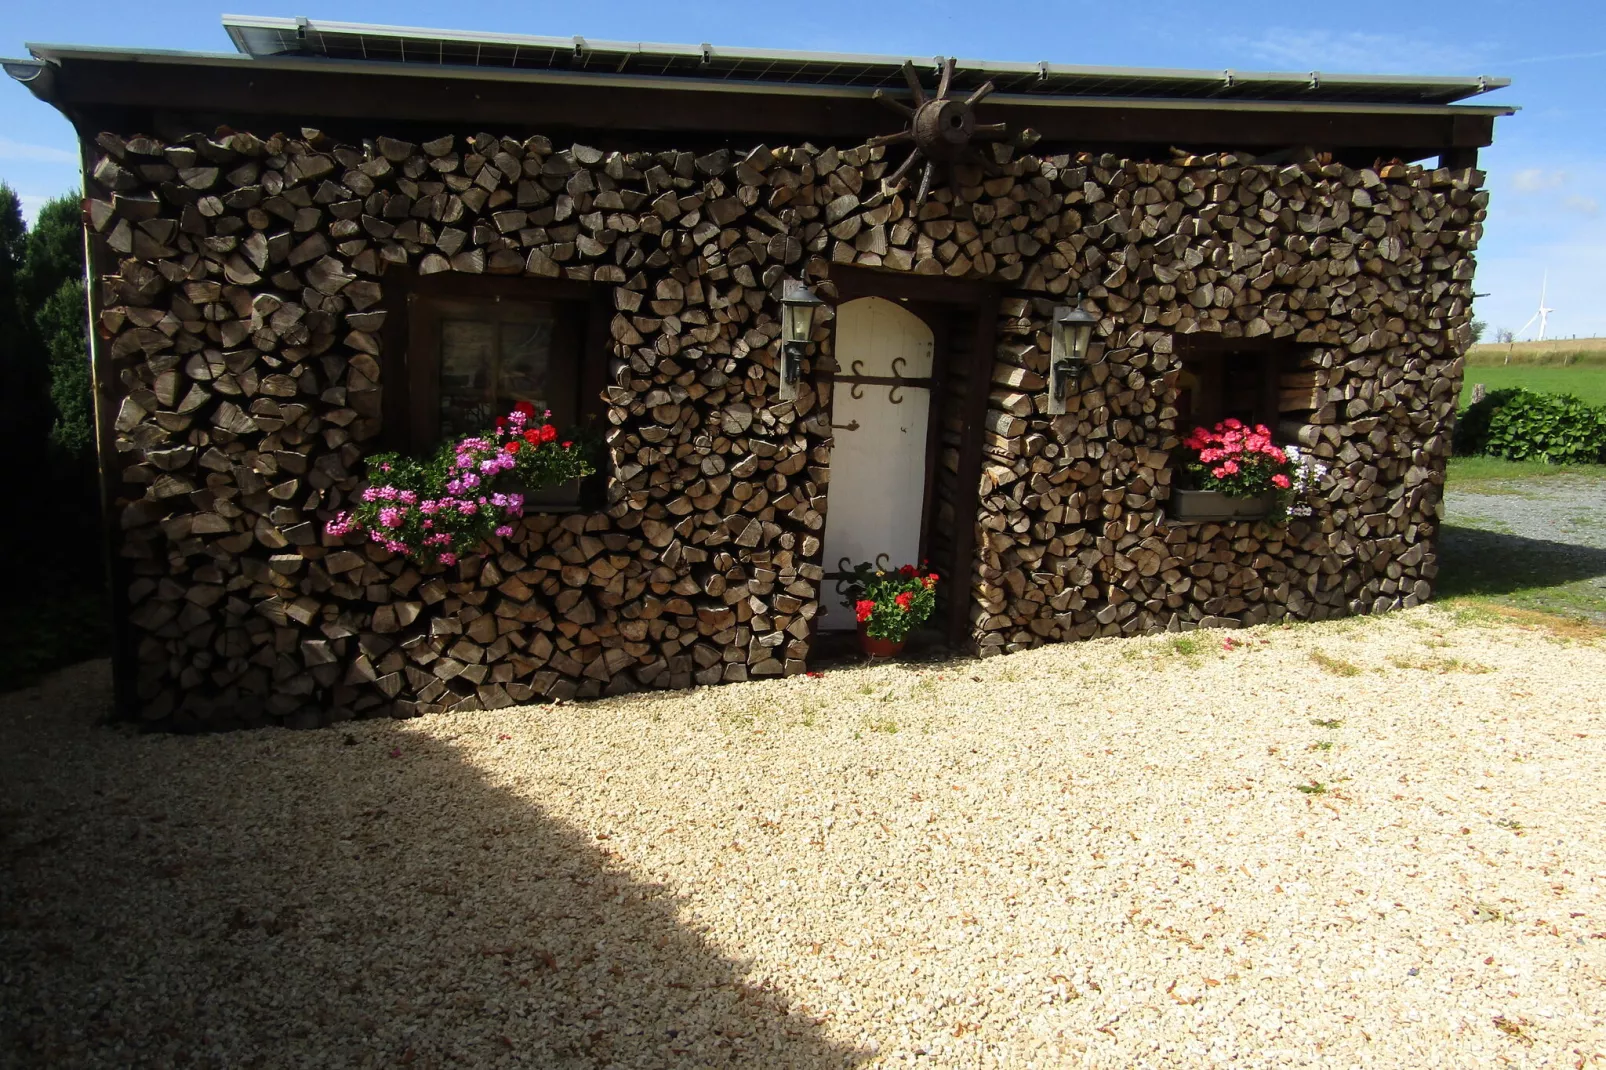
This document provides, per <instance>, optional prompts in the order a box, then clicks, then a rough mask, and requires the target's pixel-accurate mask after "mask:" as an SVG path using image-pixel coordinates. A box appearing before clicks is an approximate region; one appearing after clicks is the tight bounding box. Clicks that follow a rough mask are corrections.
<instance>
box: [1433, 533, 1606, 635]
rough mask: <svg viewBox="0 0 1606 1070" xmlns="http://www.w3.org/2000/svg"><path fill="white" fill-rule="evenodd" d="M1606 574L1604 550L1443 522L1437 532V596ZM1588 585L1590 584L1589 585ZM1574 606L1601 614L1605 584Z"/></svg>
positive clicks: (1492, 592)
mask: <svg viewBox="0 0 1606 1070" xmlns="http://www.w3.org/2000/svg"><path fill="white" fill-rule="evenodd" d="M1603 578H1606V550H1601V549H1596V548H1594V547H1590V546H1578V545H1576V544H1572V543H1564V542H1550V541H1548V540H1545V539H1529V538H1524V537H1522V536H1520V535H1507V534H1503V533H1501V532H1496V531H1484V530H1481V529H1479V528H1470V527H1462V526H1458V525H1454V524H1446V525H1445V526H1444V527H1443V528H1442V529H1441V531H1440V537H1439V575H1438V579H1437V580H1436V581H1435V585H1436V588H1437V591H1436V593H1437V594H1438V596H1439V597H1441V598H1456V597H1462V596H1468V595H1472V596H1477V595H1483V596H1501V595H1512V594H1519V593H1524V592H1532V591H1536V590H1539V589H1543V588H1556V587H1563V586H1565V585H1567V584H1574V583H1579V582H1580V581H1590V580H1598V579H1603ZM1591 586H1592V585H1591ZM1580 598H1582V599H1583V603H1582V604H1580V605H1579V606H1578V607H1577V608H1578V609H1580V610H1582V611H1585V612H1592V613H1595V614H1602V613H1606V585H1603V586H1601V587H1599V589H1598V592H1597V593H1595V594H1594V598H1593V605H1591V604H1589V602H1590V599H1589V596H1588V594H1587V593H1585V594H1583V595H1581V596H1580Z"/></svg>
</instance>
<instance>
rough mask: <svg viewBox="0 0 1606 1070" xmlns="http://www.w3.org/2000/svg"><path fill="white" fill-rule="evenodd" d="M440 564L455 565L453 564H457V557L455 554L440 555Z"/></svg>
mask: <svg viewBox="0 0 1606 1070" xmlns="http://www.w3.org/2000/svg"><path fill="white" fill-rule="evenodd" d="M440 562H441V564H443V565H455V564H457V555H456V554H441V556H440Z"/></svg>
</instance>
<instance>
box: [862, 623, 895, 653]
mask: <svg viewBox="0 0 1606 1070" xmlns="http://www.w3.org/2000/svg"><path fill="white" fill-rule="evenodd" d="M865 627H866V626H865V623H864V622H863V621H860V622H859V647H860V649H862V650H863V651H864V652H865V653H866V654H868V655H869V656H870V657H872V658H895V657H897V656H898V655H899V654H900V653H902V651H903V644H904V642H905V640H903V639H876V638H874V637H872V636H871V635H870V634H869V633H868V632H867V631H865Z"/></svg>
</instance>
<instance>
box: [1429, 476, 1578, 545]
mask: <svg viewBox="0 0 1606 1070" xmlns="http://www.w3.org/2000/svg"><path fill="white" fill-rule="evenodd" d="M1504 489H1506V493H1494V494H1479V493H1473V492H1468V491H1464V490H1459V489H1457V488H1456V487H1455V486H1454V485H1453V484H1452V485H1451V487H1450V488H1449V493H1448V494H1447V495H1446V496H1445V523H1447V524H1462V525H1466V526H1467V527H1474V528H1483V529H1487V530H1493V531H1499V532H1505V533H1508V534H1511V535H1516V536H1518V537H1520V538H1525V539H1543V540H1545V541H1546V542H1555V543H1567V544H1570V545H1573V546H1587V547H1593V548H1595V549H1598V550H1606V480H1603V479H1593V478H1572V477H1568V476H1550V477H1547V478H1544V479H1529V480H1513V481H1512V482H1510V483H1509V484H1506V486H1505V488H1504ZM1513 492H1514V493H1513Z"/></svg>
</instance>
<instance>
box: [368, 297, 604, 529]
mask: <svg viewBox="0 0 1606 1070" xmlns="http://www.w3.org/2000/svg"><path fill="white" fill-rule="evenodd" d="M383 286H384V291H385V297H384V300H383V301H382V303H381V306H380V307H381V308H383V310H384V311H385V312H386V317H385V325H384V328H383V334H382V336H381V346H382V350H383V354H384V356H383V360H382V364H381V374H382V375H383V377H384V382H383V386H384V392H383V395H382V396H383V402H382V405H383V410H382V411H383V427H382V430H381V434H380V444H381V447H382V448H384V449H389V450H395V451H397V452H402V453H407V454H410V455H412V456H424V455H425V454H427V453H428V452H429V451H431V450H433V449H434V448H435V446H436V444H437V442H438V441H439V428H440V357H439V353H438V352H437V351H435V350H434V348H433V347H432V345H431V344H430V343H431V338H432V337H433V338H435V339H436V340H437V341H438V324H439V322H440V319H441V318H442V315H441V313H442V311H443V310H445V309H450V308H452V307H453V306H456V307H457V308H459V309H462V308H465V307H466V306H469V305H472V304H477V303H485V302H495V301H511V302H517V303H523V304H532V305H538V304H551V305H558V306H568V308H567V309H565V310H560V312H559V314H560V315H562V314H563V312H564V311H572V312H573V313H574V314H575V321H576V334H577V339H576V341H577V343H578V354H579V359H578V361H577V362H576V365H575V367H574V368H572V369H569V374H570V375H571V376H572V379H573V382H574V385H575V388H576V390H577V397H576V409H575V414H574V426H575V427H577V428H591V429H595V430H599V431H600V430H601V429H602V428H603V425H604V422H605V418H606V405H605V403H604V401H603V397H602V394H603V390H604V389H605V388H606V385H607V367H608V358H609V355H610V354H609V341H610V336H609V333H608V322H609V319H610V317H611V309H610V308H609V305H608V291H609V289H610V287H608V286H603V285H598V284H596V283H591V282H582V281H578V280H573V279H537V278H526V277H523V276H499V275H466V274H461V273H458V272H440V273H438V274H433V275H419V274H417V273H416V272H413V271H400V270H397V269H392V270H391V271H387V272H386V273H385V277H384V280H383ZM597 460H598V464H597V469H598V471H597V473H596V474H595V475H593V476H591V477H590V478H588V479H586V480H584V481H582V483H581V484H580V486H579V487H578V488H577V490H576V491H575V492H574V493H572V494H569V495H565V496H564V497H563V500H553V499H552V498H547V499H546V500H540V499H541V496H539V495H532V496H531V500H530V501H528V502H527V503H526V505H525V513H526V514H533V513H553V512H575V511H579V510H593V509H595V508H597V507H598V506H599V505H600V504H601V502H602V501H603V498H604V497H605V494H606V489H607V472H606V471H605V468H606V457H599V458H598V459H597Z"/></svg>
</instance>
